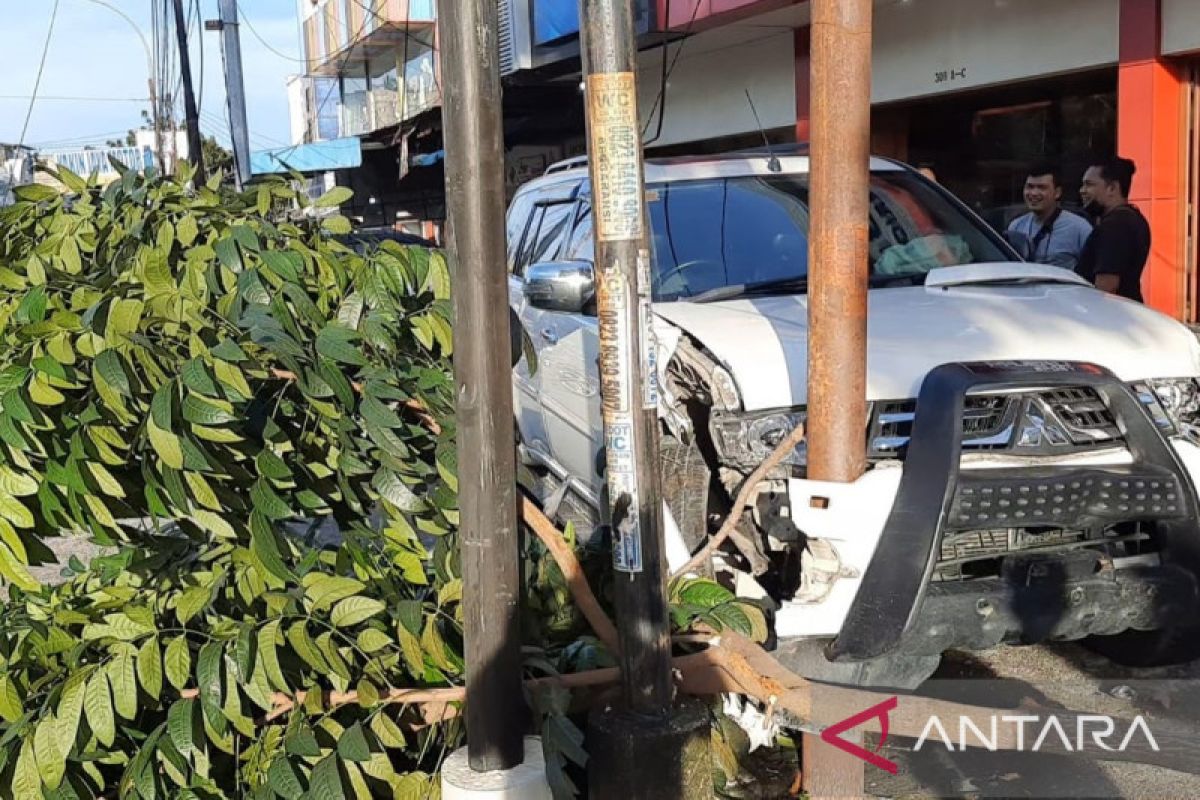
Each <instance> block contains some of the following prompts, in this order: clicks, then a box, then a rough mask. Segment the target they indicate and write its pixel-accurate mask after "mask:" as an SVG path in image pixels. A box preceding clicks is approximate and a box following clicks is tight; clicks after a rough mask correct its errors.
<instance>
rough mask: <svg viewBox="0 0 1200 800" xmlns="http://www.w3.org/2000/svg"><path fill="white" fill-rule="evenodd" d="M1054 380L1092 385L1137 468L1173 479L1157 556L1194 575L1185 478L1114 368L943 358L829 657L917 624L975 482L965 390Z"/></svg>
mask: <svg viewBox="0 0 1200 800" xmlns="http://www.w3.org/2000/svg"><path fill="white" fill-rule="evenodd" d="M1054 386H1091V387H1093V388H1094V389H1095V390H1096V392H1097V393H1098V394H1099V395H1100V397H1101V399H1102V400H1103V401H1104V402H1105V404H1106V405H1107V406H1108V408H1109V409H1110V410H1111V411H1112V413H1113V415H1114V417H1115V418H1116V421H1117V425H1118V428H1119V429H1120V432H1121V434H1122V436H1123V437H1124V438H1125V442H1126V446H1127V447H1128V448H1129V451H1130V452H1131V454H1132V455H1133V462H1134V467H1135V468H1136V469H1137V470H1138V471H1139V473H1142V472H1144V474H1145V475H1150V474H1154V475H1157V476H1159V479H1162V480H1165V479H1167V478H1172V479H1174V480H1177V481H1178V485H1179V486H1180V487H1182V488H1181V491H1180V492H1179V493H1178V503H1179V505H1178V506H1177V510H1176V511H1175V512H1173V513H1164V514H1163V515H1162V516H1155V517H1153V518H1154V519H1155V521H1156V522H1158V527H1157V537H1156V538H1157V541H1158V544H1159V554H1160V558H1161V559H1162V561H1163V563H1170V564H1177V565H1179V566H1181V567H1182V568H1184V569H1186V570H1188V571H1189V572H1191V573H1192V574H1200V525H1198V524H1197V513H1196V511H1197V509H1196V493H1195V488H1194V487H1193V484H1192V481H1191V478H1190V476H1189V475H1188V472H1187V470H1186V469H1185V468H1184V466H1183V464H1182V463H1181V462H1180V460H1179V458H1178V457H1177V455H1176V453H1175V451H1174V449H1173V448H1172V447H1171V445H1170V444H1169V442H1168V441H1167V440H1166V439H1165V438H1163V436H1162V434H1161V433H1160V432H1159V431H1158V429H1157V428H1156V427H1155V426H1154V423H1153V422H1152V421H1151V420H1150V417H1149V415H1148V414H1146V412H1145V410H1144V409H1143V407H1142V405H1141V403H1140V402H1139V401H1138V399H1137V397H1136V396H1135V395H1134V394H1133V392H1132V391H1131V390H1130V389H1129V388H1128V387H1126V386H1125V385H1124V384H1123V383H1121V382H1120V381H1119V380H1118V379H1117V378H1116V377H1115V376H1114V375H1113V374H1112V373H1111V372H1109V371H1108V370H1106V369H1104V368H1103V367H1100V366H1097V365H1095V364H1087V363H1078V362H1057V361H1056V362H1028V361H1026V362H975V363H960V364H944V365H942V366H940V367H937V368H935V369H933V370H932V371H930V373H929V374H928V375H927V376H926V378H925V381H924V382H923V383H922V385H921V391H920V393H919V395H918V398H917V414H916V418H915V419H914V420H913V426H912V438H911V439H910V441H909V444H908V453H907V457H906V459H905V464H904V475H903V477H901V479H900V486H899V489H898V491H897V494H896V501H895V504H894V505H893V506H892V511H891V515H890V516H889V517H888V521H887V523H886V524H885V526H884V529H883V534H882V535H881V536H880V539H879V546H878V547H877V548H876V551H875V556H874V558H872V560H871V564H870V566H869V567H868V568H867V571H866V573H865V574H864V576H863V580H862V585H861V586H860V587H859V590H858V594H857V595H856V596H855V598H854V602H853V603H852V604H851V606H850V611H849V613H848V614H847V616H846V620H845V622H844V623H843V625H842V630H841V633H840V634H839V635H838V637H837V638H836V639H835V640H834V641H833V642H832V643H831V645H830V647H829V653H828V655H829V657H830V658H831V659H832V660H835V661H857V660H864V659H868V658H877V657H879V656H881V655H884V654H885V653H888V652H891V651H893V650H895V649H896V648H897V647H898V646H899V645H900V643H901V640H902V638H903V637H904V635H905V633H906V631H908V630H909V629H910V627H911V626H912V625H913V622H914V620H915V619H916V617H917V614H918V612H919V610H920V607H921V602H922V599H923V597H924V594H925V592H926V589H927V587H928V586H929V582H930V576H931V574H932V572H933V568H934V565H935V564H936V561H937V556H938V552H939V545H940V541H941V536H942V532H943V530H946V529H948V528H951V527H954V526H952V525H951V524H950V514H951V511H952V505H953V503H954V499H955V497H956V494H957V492H958V489H959V486H960V483H963V484H964V485H968V486H969V485H971V484H972V483H973V482H976V481H977V480H980V477H979V476H978V475H976V474H972V475H971V476H970V477H969V478H968V479H967V480H966V481H965V482H963V481H960V478H959V461H960V458H961V455H962V425H961V423H960V420H961V419H962V413H963V406H964V398H965V397H966V395H967V393H968V392H970V391H972V390H988V391H997V390H1003V389H1020V388H1028V387H1054ZM1088 469H1089V468H1082V467H1078V468H1071V467H1062V468H1058V469H1057V470H1056V472H1055V474H1056V475H1057V476H1060V477H1061V478H1062V479H1063V480H1067V481H1070V480H1072V479H1074V478H1075V476H1077V475H1086V473H1087V472H1088ZM983 479H986V476H985V477H984V478H983ZM1106 516H1107V515H1106ZM1117 516H1119V514H1118V515H1117ZM1128 518H1129V519H1136V518H1137V515H1135V514H1131V515H1130V516H1129V517H1128ZM1059 522H1060V523H1061V522H1069V520H1065V521H1064V520H1060V521H1059ZM1013 527H1021V526H1019V525H1014V526H1013Z"/></svg>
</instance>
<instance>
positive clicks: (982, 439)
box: [870, 386, 1121, 458]
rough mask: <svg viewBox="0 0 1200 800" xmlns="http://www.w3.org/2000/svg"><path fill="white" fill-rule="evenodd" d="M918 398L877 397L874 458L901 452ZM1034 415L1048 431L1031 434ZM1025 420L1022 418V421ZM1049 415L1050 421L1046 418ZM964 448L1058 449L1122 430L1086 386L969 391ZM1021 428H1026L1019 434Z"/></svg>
mask: <svg viewBox="0 0 1200 800" xmlns="http://www.w3.org/2000/svg"><path fill="white" fill-rule="evenodd" d="M916 412H917V401H916V400H892V401H885V402H881V403H877V404H876V406H875V414H874V417H873V419H872V421H871V430H870V452H871V455H872V456H874V457H876V458H895V457H897V456H903V451H904V448H905V447H906V446H907V445H908V440H909V439H910V438H911V437H912V426H913V420H914V419H915V417H916ZM1031 419H1032V420H1034V421H1036V423H1037V427H1038V428H1039V429H1045V428H1049V429H1050V430H1049V431H1048V433H1047V435H1046V436H1045V437H1044V438H1043V437H1041V436H1040V435H1039V436H1038V437H1036V441H1034V442H1032V443H1031V438H1030V436H1029V434H1028V433H1026V432H1025V431H1024V430H1023V429H1022V430H1019V429H1021V428H1022V426H1023V424H1027V423H1028V422H1029V420H1031ZM1023 421H1024V423H1023ZM1047 421H1049V423H1050V424H1049V425H1048V424H1047ZM962 433H963V443H962V446H963V450H965V451H980V450H1010V449H1011V450H1024V451H1026V452H1029V451H1031V450H1033V449H1036V448H1037V447H1040V446H1041V445H1042V444H1043V443H1044V444H1045V445H1046V446H1047V447H1054V448H1057V449H1056V450H1055V452H1059V453H1061V452H1064V450H1065V451H1069V450H1071V449H1086V448H1089V447H1095V446H1099V445H1103V444H1109V443H1112V442H1115V441H1119V440H1120V438H1121V434H1120V430H1119V429H1118V427H1117V424H1116V419H1115V418H1114V417H1113V414H1112V412H1111V411H1110V410H1109V409H1108V406H1107V405H1105V403H1104V400H1103V398H1101V397H1100V395H1099V394H1098V393H1097V392H1096V390H1095V389H1092V388H1091V387H1088V386H1070V387H1063V388H1055V389H1042V390H1034V391H1028V392H1014V393H1008V394H986V395H969V396H968V397H967V398H965V400H964V403H963V418H962ZM1019 434H1024V435H1022V436H1020V437H1019V436H1018V435H1019Z"/></svg>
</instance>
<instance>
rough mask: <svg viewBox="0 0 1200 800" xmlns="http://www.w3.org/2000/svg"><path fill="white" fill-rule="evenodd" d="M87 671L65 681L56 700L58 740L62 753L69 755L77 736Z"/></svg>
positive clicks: (73, 675)
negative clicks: (62, 749)
mask: <svg viewBox="0 0 1200 800" xmlns="http://www.w3.org/2000/svg"><path fill="white" fill-rule="evenodd" d="M89 674H90V672H89V671H78V672H75V673H74V674H72V675H71V677H70V678H68V679H67V682H66V684H64V686H63V690H62V694H61V695H59V698H58V710H57V712H55V720H56V721H57V723H58V738H59V741H60V742H62V747H63V748H64V752H67V753H70V751H71V748H72V747H74V745H75V737H76V736H78V735H79V720H80V719H81V718H82V716H83V696H84V693H85V691H86V688H87V677H88V675H89Z"/></svg>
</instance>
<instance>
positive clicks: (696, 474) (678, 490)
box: [658, 435, 712, 553]
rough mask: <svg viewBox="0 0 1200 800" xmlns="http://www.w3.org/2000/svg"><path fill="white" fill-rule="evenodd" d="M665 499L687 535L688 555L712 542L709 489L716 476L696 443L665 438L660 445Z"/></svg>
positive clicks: (676, 520) (680, 527) (666, 436)
mask: <svg viewBox="0 0 1200 800" xmlns="http://www.w3.org/2000/svg"><path fill="white" fill-rule="evenodd" d="M658 452H659V464H660V469H661V475H662V492H663V499H665V500H666V501H667V507H668V508H670V509H671V515H672V516H673V517H674V518H675V524H676V525H678V526H679V532H680V533H681V534H683V541H684V544H686V545H687V549H688V552H691V553H694V552H696V551H697V550H698V549H700V546H701V545H702V544H704V542H705V541H707V539H708V486H709V481H710V480H711V478H712V473H711V471H710V470H709V468H708V464H706V463H705V462H704V456H703V455H701V453H700V448H699V447H697V446H696V443H695V442H691V443H689V444H684V443H683V442H681V441H680V440H679V439H676V438H675V437H674V436H670V435H664V436H663V437H662V441H661V444H660V445H659V451H658Z"/></svg>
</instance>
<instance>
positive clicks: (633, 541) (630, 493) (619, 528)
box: [604, 414, 642, 572]
mask: <svg viewBox="0 0 1200 800" xmlns="http://www.w3.org/2000/svg"><path fill="white" fill-rule="evenodd" d="M605 429H606V431H607V434H608V435H607V437H606V439H605V442H604V454H605V464H606V466H607V468H608V475H607V478H608V494H609V521H610V523H611V530H612V556H613V568H614V569H616V570H617V571H618V572H641V571H642V527H641V509H640V508H639V506H638V485H637V470H636V467H635V463H634V433H633V430H634V422H633V417H632V416H631V415H629V414H617V415H613V416H612V418H610V419H609V420H608V422H607V424H606V426H605Z"/></svg>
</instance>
